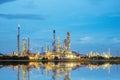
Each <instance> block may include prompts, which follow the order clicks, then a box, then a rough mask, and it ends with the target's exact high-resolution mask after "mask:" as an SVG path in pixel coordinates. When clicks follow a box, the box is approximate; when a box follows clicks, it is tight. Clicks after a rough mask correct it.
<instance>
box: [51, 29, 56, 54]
mask: <svg viewBox="0 0 120 80" xmlns="http://www.w3.org/2000/svg"><path fill="white" fill-rule="evenodd" d="M55 35H56V33H55V30H53V43H52V51H53V52H56V45H55V43H56V37H55Z"/></svg>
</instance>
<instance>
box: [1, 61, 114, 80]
mask: <svg viewBox="0 0 120 80" xmlns="http://www.w3.org/2000/svg"><path fill="white" fill-rule="evenodd" d="M0 66H7V67H10V68H13V69H16V71H17V73H16V74H17V80H20V69H22V80H30V70H31V69H34V68H35V69H41V73H42V74H43V70H46V76H49V75H50V74H49V73H52V76H51V77H52V79H53V80H56V78H57V80H61V77H63V78H64V80H71V79H70V78H71V77H70V76H71V74H70V72H71V71H72V70H76V69H78V68H80V67H83V66H84V67H88V68H89V69H90V70H93V69H95V70H96V69H99V68H102V69H107V70H108V72H109V73H110V67H111V66H112V64H111V63H102V62H99V63H98V62H68V63H67V62H58V63H54V62H44V63H43V62H28V64H23V63H22V64H15V65H11V64H2V65H0Z"/></svg>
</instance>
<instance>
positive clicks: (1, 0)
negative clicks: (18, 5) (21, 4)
mask: <svg viewBox="0 0 120 80" xmlns="http://www.w3.org/2000/svg"><path fill="white" fill-rule="evenodd" d="M12 1H16V0H0V4H4V3H7V2H12Z"/></svg>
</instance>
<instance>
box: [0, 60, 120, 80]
mask: <svg viewBox="0 0 120 80" xmlns="http://www.w3.org/2000/svg"><path fill="white" fill-rule="evenodd" d="M0 80H120V64H118V63H108V62H106V63H103V62H99V63H98V62H92V63H90V62H56V63H53V62H20V63H19V62H7V63H6V62H0Z"/></svg>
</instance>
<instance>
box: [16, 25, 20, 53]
mask: <svg viewBox="0 0 120 80" xmlns="http://www.w3.org/2000/svg"><path fill="white" fill-rule="evenodd" d="M17 53H18V54H20V24H18V35H17Z"/></svg>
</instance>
